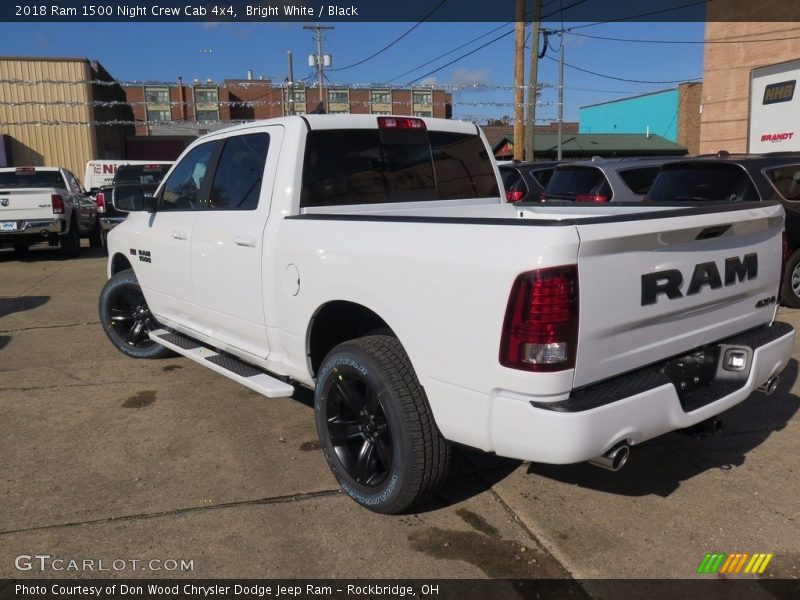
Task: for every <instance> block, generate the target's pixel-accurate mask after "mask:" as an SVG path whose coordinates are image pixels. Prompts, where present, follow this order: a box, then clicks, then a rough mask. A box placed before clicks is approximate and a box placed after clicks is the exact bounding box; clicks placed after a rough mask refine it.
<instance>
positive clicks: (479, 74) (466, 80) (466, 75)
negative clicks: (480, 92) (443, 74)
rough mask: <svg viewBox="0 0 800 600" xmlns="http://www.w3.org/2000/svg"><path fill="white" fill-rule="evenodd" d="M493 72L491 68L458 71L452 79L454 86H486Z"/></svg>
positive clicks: (454, 72)
mask: <svg viewBox="0 0 800 600" xmlns="http://www.w3.org/2000/svg"><path fill="white" fill-rule="evenodd" d="M491 75H492V70H491V69H490V68H489V67H483V68H482V69H464V68H461V69H456V70H455V71H453V76H452V77H451V78H450V83H452V84H453V85H485V84H487V83H489V80H490V79H491Z"/></svg>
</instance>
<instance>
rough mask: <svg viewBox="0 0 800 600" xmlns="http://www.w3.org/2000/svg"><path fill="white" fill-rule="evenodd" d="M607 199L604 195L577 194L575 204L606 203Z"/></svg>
mask: <svg viewBox="0 0 800 600" xmlns="http://www.w3.org/2000/svg"><path fill="white" fill-rule="evenodd" d="M608 200H609V198H608V196H606V195H605V194H578V195H577V196H575V202H596V203H600V202H608Z"/></svg>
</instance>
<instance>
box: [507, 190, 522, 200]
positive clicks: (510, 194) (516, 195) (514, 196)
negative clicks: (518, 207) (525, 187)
mask: <svg viewBox="0 0 800 600" xmlns="http://www.w3.org/2000/svg"><path fill="white" fill-rule="evenodd" d="M524 195H525V192H523V191H522V190H508V191H507V192H506V201H507V202H519V201H520V200H522V197H523V196H524Z"/></svg>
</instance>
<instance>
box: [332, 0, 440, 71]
mask: <svg viewBox="0 0 800 600" xmlns="http://www.w3.org/2000/svg"><path fill="white" fill-rule="evenodd" d="M445 2H447V0H442V1H441V2H439V4H437V5H436V6H435V7H434V8H433V10H431V11H430V12H429V13H428V14H427V15H425V16H424V17H422V19H420V20H419V21H417V23H416V24H415V25H414V26H413V27H411V28H410V29H409V30H408V31H406V32H405V33H404V34H403V35H401V36H400V37H398V38H396V39H394V40H393V41H391V42H389V43H388V44H386V45H385V46H384V47H383V48H381V49H380V50H378V51H377V52H374V53H373V54H370V55H369V56H368V57H366V58H364V59H362V60H360V61H358V62H354V63H353V64H352V65H347V66H346V67H338V68H336V69H328V70H329V71H344V70H345V69H352V68H353V67H357V66H358V65H363V64H364V63H365V62H367V61H368V60H372V59H373V58H375V57H376V56H378V55H379V54H381V53H383V52H385V51H386V50H388V49H389V48H391V47H392V46H394V45H395V44H396V43H397V42H399V41H400V40H402V39H403V38H404V37H406V36H407V35H408V34H409V33H411V32H412V31H414V30H415V29H416V28H417V27H419V26H420V25H422V23H424V22H425V21H427V20H428V18H429V17H430V16H431V15H432V14H433V13H435V12H436V11H437V10H439V9H440V8H441V7H442V5H443V4H444V3H445Z"/></svg>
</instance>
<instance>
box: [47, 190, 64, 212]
mask: <svg viewBox="0 0 800 600" xmlns="http://www.w3.org/2000/svg"><path fill="white" fill-rule="evenodd" d="M50 204H51V205H52V206H53V214H54V215H63V214H64V199H63V198H62V197H61V195H60V194H53V195H52V196H50Z"/></svg>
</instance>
